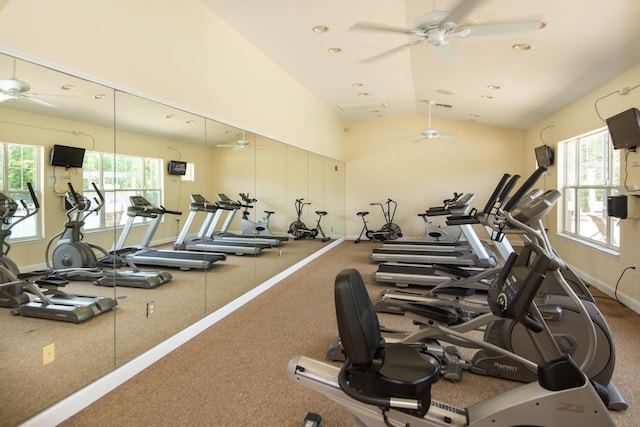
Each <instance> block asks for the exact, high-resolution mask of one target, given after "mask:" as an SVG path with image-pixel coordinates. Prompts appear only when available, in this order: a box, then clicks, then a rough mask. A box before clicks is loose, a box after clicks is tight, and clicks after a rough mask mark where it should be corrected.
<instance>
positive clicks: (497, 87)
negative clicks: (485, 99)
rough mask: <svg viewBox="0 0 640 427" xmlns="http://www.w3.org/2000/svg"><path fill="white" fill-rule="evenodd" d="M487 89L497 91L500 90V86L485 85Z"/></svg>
mask: <svg viewBox="0 0 640 427" xmlns="http://www.w3.org/2000/svg"><path fill="white" fill-rule="evenodd" d="M487 89H493V90H498V89H500V85H487Z"/></svg>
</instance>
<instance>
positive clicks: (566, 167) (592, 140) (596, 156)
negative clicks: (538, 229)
mask: <svg viewBox="0 0 640 427" xmlns="http://www.w3.org/2000/svg"><path fill="white" fill-rule="evenodd" d="M559 146H560V149H561V152H562V154H563V156H564V158H563V159H562V161H561V162H560V163H559V166H560V171H559V175H558V176H559V179H560V180H561V186H562V189H563V191H562V194H563V198H564V199H563V212H562V215H561V218H560V221H561V225H560V227H559V228H560V230H561V232H562V233H563V234H565V235H569V236H572V237H575V238H577V239H580V240H583V241H586V242H589V243H593V244H596V245H599V246H603V247H606V248H609V249H614V250H615V249H618V248H619V247H620V227H619V225H618V220H617V218H612V217H609V216H607V197H608V196H612V195H617V194H618V188H617V187H618V186H619V185H620V150H614V149H613V146H612V144H611V141H610V140H609V132H608V130H607V128H606V127H605V128H601V129H598V130H595V131H593V132H590V133H587V134H584V135H580V136H578V137H575V138H572V139H569V140H566V141H563V142H561V143H560V144H559Z"/></svg>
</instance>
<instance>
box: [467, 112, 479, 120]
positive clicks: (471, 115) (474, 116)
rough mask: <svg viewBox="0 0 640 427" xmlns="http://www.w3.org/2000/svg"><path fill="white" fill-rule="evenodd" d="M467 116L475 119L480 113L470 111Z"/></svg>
mask: <svg viewBox="0 0 640 427" xmlns="http://www.w3.org/2000/svg"><path fill="white" fill-rule="evenodd" d="M469 117H471V118H472V119H477V118H479V117H480V114H475V113H471V114H469Z"/></svg>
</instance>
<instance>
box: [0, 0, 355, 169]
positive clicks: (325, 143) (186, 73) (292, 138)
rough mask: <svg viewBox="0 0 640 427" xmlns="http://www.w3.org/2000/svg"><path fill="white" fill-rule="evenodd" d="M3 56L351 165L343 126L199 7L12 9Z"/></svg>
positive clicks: (187, 1)
mask: <svg viewBox="0 0 640 427" xmlns="http://www.w3.org/2000/svg"><path fill="white" fill-rule="evenodd" d="M2 46H4V47H5V48H6V49H9V50H12V51H14V50H15V51H17V53H24V54H26V55H27V56H28V58H31V57H35V58H38V59H43V60H46V61H49V62H51V63H53V64H61V65H62V66H64V68H66V69H68V70H72V71H74V72H75V74H78V73H79V74H80V75H81V76H82V77H92V78H94V79H95V80H99V82H100V83H109V82H117V86H118V88H121V89H129V91H131V92H135V93H137V94H148V95H152V97H153V99H155V100H164V101H168V102H169V103H172V104H174V105H175V106H188V107H189V109H190V110H191V111H193V112H196V113H202V114H203V115H207V116H209V117H211V118H217V119H220V120H221V121H225V122H227V123H230V124H234V125H238V126H240V127H244V128H246V129H249V130H252V131H254V132H256V133H259V134H262V135H265V136H268V137H271V138H274V139H277V140H279V141H282V142H286V143H288V144H291V145H296V146H299V147H302V148H305V149H308V150H313V151H315V152H317V153H319V154H322V155H326V156H329V157H333V158H337V159H340V160H342V159H343V158H344V153H343V135H344V134H343V132H342V129H343V122H342V120H341V119H340V118H339V117H338V116H337V115H336V114H335V113H334V112H333V111H332V110H331V109H329V108H328V107H327V106H326V105H325V104H323V103H322V102H321V101H320V100H319V99H318V98H317V97H315V96H314V95H312V94H311V93H310V92H309V91H308V90H307V89H305V88H304V87H303V86H302V85H300V84H299V83H298V82H297V81H295V80H294V79H292V78H291V77H290V76H289V75H288V74H286V73H284V72H283V71H282V70H281V69H280V68H278V67H277V66H276V65H275V64H274V63H273V62H272V61H271V60H269V59H268V58H266V57H265V56H264V55H263V54H262V53H261V52H260V51H259V50H258V49H256V48H255V47H253V46H252V45H250V44H249V43H248V42H247V41H246V40H245V39H243V38H242V37H240V36H239V35H238V34H237V33H236V32H235V31H234V30H233V29H232V28H230V27H229V26H228V25H227V24H226V23H224V22H223V21H221V20H220V19H218V18H217V17H216V16H215V15H214V14H213V13H212V12H211V10H210V9H208V8H207V7H205V6H204V5H203V4H202V3H201V2H200V1H199V0H181V1H179V2H178V1H155V0H136V1H130V0H93V1H84V0H57V1H55V2H46V1H45V2H43V1H38V0H11V1H9V2H8V3H7V4H6V5H5V6H4V7H3V8H2V9H0V49H1V48H2ZM28 58H27V59H28Z"/></svg>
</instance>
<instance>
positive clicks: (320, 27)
mask: <svg viewBox="0 0 640 427" xmlns="http://www.w3.org/2000/svg"><path fill="white" fill-rule="evenodd" d="M311 31H313V32H314V33H326V32H327V31H329V27H327V26H326V25H316V26H315V27H313V28H312V29H311Z"/></svg>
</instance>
